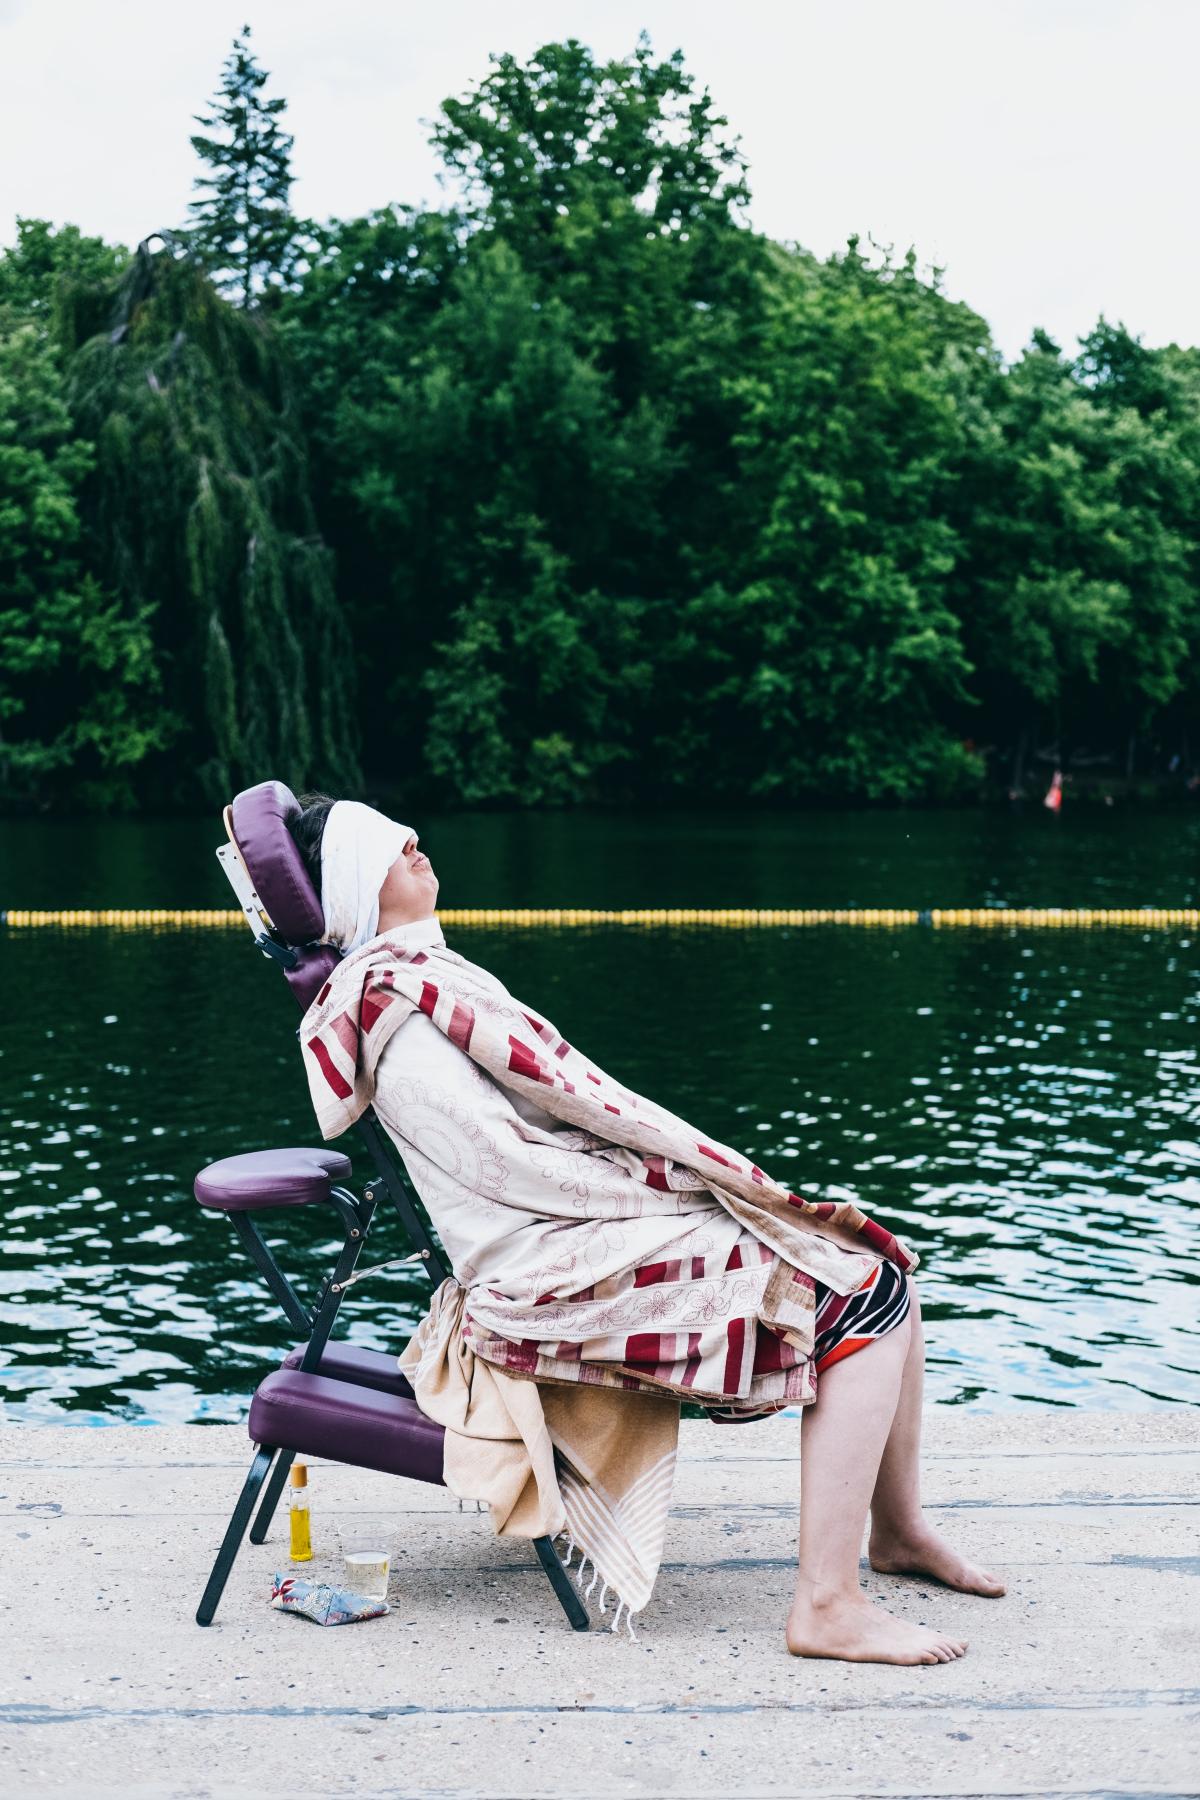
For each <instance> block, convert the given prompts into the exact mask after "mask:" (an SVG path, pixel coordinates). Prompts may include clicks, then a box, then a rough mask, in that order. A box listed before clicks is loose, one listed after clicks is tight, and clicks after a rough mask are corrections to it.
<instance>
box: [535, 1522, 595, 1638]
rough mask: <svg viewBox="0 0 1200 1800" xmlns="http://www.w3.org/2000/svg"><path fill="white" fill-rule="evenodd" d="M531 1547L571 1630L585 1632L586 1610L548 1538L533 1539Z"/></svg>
mask: <svg viewBox="0 0 1200 1800" xmlns="http://www.w3.org/2000/svg"><path fill="white" fill-rule="evenodd" d="M533 1547H534V1549H535V1550H536V1551H537V1553H538V1561H539V1562H540V1563H541V1565H542V1567H543V1569H545V1571H546V1574H547V1575H548V1576H549V1578H550V1586H551V1587H552V1588H553V1589H554V1592H555V1593H556V1594H557V1595H558V1599H559V1603H560V1605H561V1606H562V1609H563V1611H564V1612H565V1613H566V1615H567V1618H568V1619H569V1620H570V1623H571V1630H572V1631H586V1630H587V1629H588V1616H587V1608H586V1607H585V1606H584V1604H583V1601H582V1600H581V1599H580V1598H579V1595H578V1594H577V1593H576V1592H575V1583H574V1582H573V1581H572V1580H571V1577H570V1576H569V1575H568V1574H567V1571H566V1570H565V1569H564V1568H563V1566H562V1563H561V1561H560V1560H559V1555H558V1551H557V1550H556V1549H555V1548H554V1545H553V1543H552V1542H551V1540H550V1539H549V1538H548V1537H540V1538H534V1540H533Z"/></svg>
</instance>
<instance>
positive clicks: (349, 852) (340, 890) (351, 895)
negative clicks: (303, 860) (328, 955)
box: [321, 800, 416, 956]
mask: <svg viewBox="0 0 1200 1800" xmlns="http://www.w3.org/2000/svg"><path fill="white" fill-rule="evenodd" d="M415 836H416V833H415V832H414V831H413V829H412V827H411V826H409V825H397V823H396V821H395V820H394V819H389V818H388V816H387V814H386V813H381V812H376V810H375V808H374V807H373V806H364V805H363V804H362V802H361V801H359V800H338V801H337V802H336V803H335V804H334V805H333V806H331V807H330V809H329V817H328V818H327V819H326V821H325V831H324V835H323V836H322V838H321V909H322V911H323V912H324V914H325V936H324V937H323V938H322V939H321V942H322V943H323V944H335V945H336V946H337V948H338V949H339V950H341V951H342V952H344V954H345V955H347V956H349V954H350V952H351V951H352V950H358V949H361V947H362V945H363V944H368V943H370V941H371V939H372V938H373V937H377V936H378V934H379V890H380V888H381V887H382V886H383V884H384V882H385V881H386V880H387V873H388V870H389V869H390V868H391V866H392V864H393V863H394V862H396V861H397V860H398V859H399V858H400V857H401V856H403V855H404V846H405V845H406V844H407V843H408V842H409V840H410V839H411V838H413V837H415Z"/></svg>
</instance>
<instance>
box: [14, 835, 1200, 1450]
mask: <svg viewBox="0 0 1200 1800" xmlns="http://www.w3.org/2000/svg"><path fill="white" fill-rule="evenodd" d="M418 825H419V826H420V828H421V833H422V843H423V845H424V847H425V848H427V849H428V850H429V852H430V855H431V856H432V858H433V860H434V863H435V866H436V867H437V869H438V873H439V875H440V876H441V879H442V892H441V898H442V901H443V903H444V904H445V905H447V906H451V905H455V906H473V905H479V906H486V905H493V906H512V905H523V906H549V905H579V906H599V907H617V906H633V905H643V906H644V905H654V906H671V905H675V906H680V905H692V906H696V905H699V906H722V905H723V906H732V905H746V906H785V905H786V906H829V905H847V906H850V905H860V906H882V905H894V906H966V905H989V904H1010V905H1039V906H1040V905H1055V904H1060V905H1069V906H1138V905H1144V904H1154V905H1160V906H1176V907H1178V906H1195V905H1196V904H1197V903H1198V895H1200V880H1198V878H1197V871H1198V868H1200V865H1198V862H1197V851H1198V850H1200V814H1190V813H1171V814H1157V815H1156V814H1151V813H1141V814H1123V813H1112V814H1091V815H1084V814H1080V815H1072V814H1070V813H1068V814H1066V815H1065V816H1063V817H1060V818H1054V817H1051V816H1050V815H1043V814H1041V813H1040V809H1039V810H1037V811H1035V812H1031V813H1030V814H1027V815H1010V814H1008V813H1001V812H997V813H942V814H919V815H908V814H897V813H892V814H887V815H869V814H855V815H804V816H795V817H784V816H774V817H769V818H761V817H755V816H752V815H750V816H745V815H743V816H731V815H726V814H711V815H707V816H704V817H700V818H697V817H694V816H689V817H656V818H653V819H650V818H644V819H627V818H614V817H606V816H602V815H583V814H580V815H555V816H551V817H542V818H538V817H531V816H528V815H518V816H490V817H472V816H469V815H457V816H454V817H448V818H445V819H440V818H427V819H424V820H418ZM219 837H220V830H219V825H217V824H215V823H214V822H211V821H204V820H199V821H197V820H184V821H173V822H171V823H170V824H169V825H162V824H154V823H148V822H139V823H128V822H122V823H117V824H109V825H104V824H99V823H89V824H68V823H54V824H47V823H42V822H33V821H20V822H8V823H6V824H3V825H0V868H2V869H3V878H2V883H0V887H2V891H0V905H4V906H12V907H19V906H54V907H60V906H71V905H80V906H88V905H92V906H101V905H106V906H117V905H128V906H149V905H164V906H181V905H198V906H205V905H227V904H229V894H228V889H227V888H226V887H225V885H224V882H223V880H222V877H221V875H220V873H219V871H218V869H217V866H216V863H215V860H214V858H213V856H212V850H213V847H214V846H215V845H216V843H217V842H218V841H219ZM1198 935H1200V934H1195V933H1192V932H1189V931H1187V930H1185V929H1181V930H1154V931H1143V930H1141V929H1121V930H1040V931H1039V930H1023V931H1022V930H1010V929H1007V928H1006V929H1003V930H990V931H979V930H965V929H946V930H932V929H929V928H927V927H912V928H904V929H899V930H890V931H889V930H863V929H844V928H843V929H839V928H828V927H818V928H807V929H774V928H772V929H762V930H757V931H756V930H746V931H741V930H728V929H710V928H703V927H700V928H681V929H641V930H630V929H625V930H623V929H619V928H612V927H597V928H588V929H575V930H562V931H546V930H528V931H520V930H513V931H499V930H478V929H476V930H471V931H458V932H451V933H448V936H449V937H450V941H451V943H452V944H455V945H456V947H458V948H460V949H462V951H463V952H464V953H465V954H466V955H468V956H470V957H472V958H473V959H474V960H476V961H479V962H481V963H484V964H486V965H487V966H488V967H490V968H492V969H494V970H495V971H496V972H497V973H498V974H499V975H501V976H502V977H503V979H504V980H505V981H506V982H507V983H508V984H509V986H510V987H511V988H512V989H513V991H514V992H515V993H516V994H517V995H518V996H520V997H521V998H522V999H524V1000H526V1001H527V1002H529V1003H530V1004H532V1005H534V1006H536V1007H538V1008H539V1009H541V1010H542V1011H544V1012H545V1013H548V1015H549V1016H550V1018H552V1019H553V1020H554V1021H555V1023H556V1024H557V1025H558V1026H559V1027H560V1028H561V1029H562V1030H563V1031H564V1032H565V1033H566V1035H567V1036H568V1037H569V1038H570V1039H571V1041H572V1042H574V1043H577V1044H580V1045H582V1046H583V1047H584V1048H585V1049H586V1050H587V1051H588V1053H589V1054H590V1055H592V1056H593V1057H595V1058H596V1059H597V1060H598V1061H599V1062H600V1063H601V1064H602V1065H603V1066H604V1067H606V1068H607V1069H608V1070H609V1071H610V1072H611V1073H612V1074H614V1075H616V1076H618V1077H619V1078H622V1079H624V1080H626V1081H627V1082H629V1083H630V1084H632V1085H633V1086H634V1087H635V1088H639V1089H642V1090H643V1091H645V1092H647V1093H649V1094H651V1095H652V1096H654V1097H656V1098H658V1099H660V1100H661V1101H663V1102H664V1103H665V1104H666V1105H668V1106H670V1107H671V1108H673V1109H674V1110H675V1111H677V1112H680V1113H682V1114H683V1115H684V1117H686V1118H689V1119H691V1120H692V1121H693V1122H694V1123H695V1124H696V1125H697V1126H699V1127H700V1128H702V1129H703V1130H704V1131H706V1132H708V1133H710V1134H712V1135H714V1136H716V1137H718V1138H721V1139H724V1140H725V1141H727V1142H729V1143H731V1144H733V1145H735V1146H737V1147H738V1148H739V1149H741V1150H743V1151H745V1152H746V1153H748V1154H751V1155H752V1156H753V1157H754V1158H755V1159H756V1160H757V1161H758V1162H759V1163H760V1164H761V1165H763V1166H764V1167H765V1168H767V1169H768V1170H770V1171H771V1172H772V1173H774V1174H776V1175H777V1176H779V1177H780V1178H781V1179H783V1180H784V1181H786V1182H787V1183H788V1184H789V1185H790V1186H792V1187H794V1188H797V1189H801V1188H803V1189H805V1190H806V1191H814V1192H816V1191H822V1190H834V1191H838V1192H842V1193H851V1194H853V1195H854V1196H855V1197H856V1198H858V1200H859V1201H860V1203H861V1204H862V1205H863V1206H864V1207H865V1208H866V1209H867V1210H868V1211H870V1212H872V1213H873V1214H875V1215H876V1216H877V1217H879V1218H881V1219H883V1220H885V1221H887V1222H888V1223H889V1224H892V1225H893V1226H894V1227H895V1228H896V1229H897V1230H899V1231H900V1232H901V1233H902V1234H903V1235H904V1236H906V1237H907V1238H908V1240H909V1241H910V1242H911V1243H912V1244H913V1245H914V1246H915V1247H916V1248H917V1250H918V1251H919V1252H920V1255H921V1258H922V1283H923V1288H924V1293H925V1300H926V1312H927V1316H928V1319H929V1340H930V1347H929V1387H930V1393H931V1397H932V1398H933V1399H935V1400H936V1401H939V1402H942V1403H958V1404H961V1403H967V1402H970V1403H974V1404H978V1405H982V1406H986V1407H992V1408H999V1407H1012V1406H1016V1405H1020V1404H1021V1403H1022V1402H1025V1401H1031V1400H1033V1401H1052V1402H1057V1403H1059V1404H1061V1405H1064V1406H1081V1405H1085V1406H1100V1407H1144V1406H1147V1405H1153V1404H1157V1403H1165V1402H1166V1403H1180V1402H1189V1401H1196V1400H1200V1324H1198V1320H1197V1310H1198V1302H1200V1075H1198V1070H1197V1062H1196V1050H1197V1042H1198V1039H1197V1024H1198V1019H1200V943H1198V942H1197V936H1198ZM0 965H2V969H3V981H4V988H3V991H4V995H5V1006H4V1010H3V1015H2V1016H0V1216H2V1217H3V1252H4V1254H3V1261H2V1263H0V1321H2V1324H3V1342H2V1348H0V1364H2V1366H0V1376H2V1384H0V1391H2V1393H3V1395H4V1403H3V1410H4V1414H5V1416H7V1417H9V1418H11V1419H16V1420H26V1421H30V1422H37V1421H45V1420H56V1421H66V1422H71V1421H75V1422H79V1423H97V1424H102V1423H105V1422H113V1421H117V1420H125V1421H135V1422H141V1421H144V1422H147V1423H150V1422H154V1421H163V1420H166V1421H183V1420H189V1419H216V1420H230V1419H237V1418H240V1417H242V1416H243V1415H244V1411H245V1406H246V1402H247V1397H248V1395H249V1393H250V1391H251V1390H252V1389H253V1387H254V1385H255V1383H256V1381H257V1380H258V1379H259V1378H260V1376H261V1375H262V1373H263V1372H264V1370H265V1369H267V1368H268V1367H270V1366H271V1365H272V1364H273V1363H274V1362H275V1361H276V1360H277V1359H278V1357H279V1355H280V1354H281V1353H282V1351H283V1350H284V1349H286V1348H288V1347H289V1346H290V1339H289V1336H288V1333H287V1330H286V1327H285V1326H284V1325H283V1323H282V1321H281V1319H280V1317H279V1315H278V1313H277V1311H276V1309H275V1306H274V1303H273V1302H271V1301H270V1300H269V1299H268V1298H267V1297H266V1296H265V1294H264V1291H263V1289H262V1287H261V1285H260V1283H259V1282H258V1280H257V1277H255V1276H253V1275H252V1273H251V1271H250V1270H249V1268H248V1265H247V1264H246V1263H245V1261H244V1260H243V1258H242V1255H241V1252H240V1251H239V1249H238V1246H237V1243H236V1240H235V1238H234V1236H233V1233H232V1231H231V1229H230V1228H229V1226H228V1223H227V1222H226V1221H224V1220H222V1219H220V1218H215V1217H210V1216H208V1215H206V1214H203V1213H201V1211H200V1209H199V1208H198V1207H197V1206H196V1204H195V1202H194V1200H193V1199H192V1193H191V1184H192V1179H193V1177H194V1175H195V1173H196V1171H197V1169H199V1168H201V1167H202V1166H203V1165H204V1164H205V1163H207V1162H210V1161H212V1160H213V1159H214V1158H216V1157H220V1156H227V1155H231V1154H233V1153H235V1152H237V1151H241V1150H252V1149H259V1148H265V1147H268V1146H270V1145H272V1144H287V1143H305V1142H317V1141H319V1139H318V1137H317V1134H316V1131H315V1127H314V1124H313V1122H312V1117H311V1112H310V1109H309V1103H308V1097H307V1090H306V1087H305V1083H304V1079H303V1075H302V1071H301V1068H300V1060H299V1053H298V1050H297V1046H296V1039H295V1027H296V1023H297V1014H296V1010H295V1006H294V1003H293V1002H292V1000H291V998H290V996H289V995H288V993H287V991H286V989H285V987H284V984H283V982H282V981H281V979H280V978H279V976H278V975H277V973H276V971H275V970H274V969H273V968H272V967H271V966H269V965H268V964H267V963H266V962H265V961H264V960H263V959H261V958H260V957H259V956H258V955H257V954H256V953H255V952H254V951H253V950H252V948H251V944H250V938H249V934H248V933H244V932H242V931H241V930H240V929H239V930H230V931H211V930H210V931H198V932H186V931H174V930H172V931H161V932H152V931H141V932H136V931H81V932H60V931H57V930H36V931H34V930H29V931H15V930H14V931H4V930H2V929H0ZM364 1173H365V1169H364ZM272 1223H273V1224H276V1223H277V1224H278V1225H279V1226H280V1231H279V1234H278V1235H277V1236H272V1242H273V1243H275V1244H277V1245H280V1246H282V1245H283V1244H284V1243H285V1237H284V1232H283V1228H284V1227H286V1243H287V1246H288V1249H287V1253H286V1259H285V1260H286V1261H287V1262H288V1266H289V1267H290V1268H291V1269H292V1271H293V1272H294V1273H295V1274H296V1275H297V1276H298V1277H299V1278H301V1279H302V1280H306V1281H313V1280H314V1279H315V1278H317V1277H318V1276H319V1275H321V1274H323V1273H324V1272H325V1271H326V1270H327V1268H328V1266H329V1259H330V1256H331V1253H332V1249H333V1240H332V1238H331V1237H328V1236H325V1235H324V1234H325V1233H326V1232H327V1231H328V1230H329V1225H328V1223H326V1222H325V1221H324V1220H319V1219H316V1218H314V1217H312V1216H310V1215H308V1214H301V1215H300V1216H297V1217H287V1216H285V1215H274V1216H273V1219H272ZM404 1249H405V1245H404V1243H403V1241H402V1238H401V1234H400V1231H399V1228H398V1225H396V1224H395V1223H393V1221H392V1219H391V1218H390V1217H387V1216H385V1215H384V1214H382V1213H381V1214H380V1217H379V1222H378V1224H377V1227H376V1229H375V1231H374V1232H373V1233H372V1239H371V1249H370V1251H369V1253H368V1259H367V1260H370V1261H378V1260H381V1259H382V1258H383V1257H385V1256H398V1255H401V1254H403V1252H404ZM281 1254H283V1252H282V1251H281ZM425 1291H426V1289H425V1286H424V1284H423V1282H422V1280H421V1279H420V1278H419V1277H417V1276H415V1275H412V1274H406V1273H402V1274H399V1275H383V1276H380V1277H378V1278H377V1279H375V1280H372V1281H371V1282H369V1283H364V1284H363V1285H362V1286H360V1287H358V1288H356V1289H355V1291H354V1293H353V1294H352V1295H351V1296H350V1297H349V1299H348V1301H347V1303H346V1305H345V1306H344V1307H343V1310H342V1329H344V1330H345V1331H346V1332H347V1334H348V1335H349V1336H351V1337H353V1338H354V1339H355V1340H357V1341H358V1342H360V1343H363V1344H366V1345H370V1346H373V1347H375V1348H380V1349H383V1348H393V1349H398V1348H399V1347H400V1346H401V1345H402V1344H403V1342H404V1340H405V1338H406V1336H407V1333H408V1330H409V1329H410V1328H411V1325H412V1323H413V1321H414V1319H415V1318H416V1317H417V1316H418V1314H419V1311H420V1308H421V1304H422V1296H423V1294H424V1292H425Z"/></svg>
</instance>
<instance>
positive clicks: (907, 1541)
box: [867, 1523, 1006, 1600]
mask: <svg viewBox="0 0 1200 1800" xmlns="http://www.w3.org/2000/svg"><path fill="white" fill-rule="evenodd" d="M867 1554H868V1556H869V1558H870V1563H871V1567H872V1568H873V1569H877V1570H878V1571H879V1573H880V1574H881V1575H927V1576H929V1577H931V1578H932V1579H933V1580H934V1581H940V1582H941V1583H942V1584H943V1586H944V1587H950V1588H957V1590H958V1592H959V1593H960V1594H983V1595H985V1596H986V1598H987V1599H989V1600H998V1599H999V1598H1000V1596H1001V1594H1003V1593H1005V1592H1006V1589H1005V1585H1004V1583H1003V1582H1002V1581H1001V1579H1000V1577H999V1576H998V1575H993V1574H992V1573H991V1572H990V1570H988V1569H980V1568H977V1567H976V1565H975V1564H974V1563H970V1562H968V1561H967V1559H966V1557H965V1556H960V1555H959V1554H958V1551H957V1550H952V1549H951V1547H950V1545H949V1544H948V1543H947V1542H946V1540H945V1538H944V1537H942V1536H941V1534H940V1533H939V1532H936V1531H934V1529H933V1527H932V1526H931V1525H926V1524H924V1523H922V1524H921V1525H919V1526H918V1527H916V1529H914V1530H913V1531H911V1532H906V1533H905V1534H904V1535H903V1536H902V1537H901V1536H896V1535H894V1534H891V1533H885V1532H882V1531H875V1530H872V1532H871V1541H870V1546H869V1548H868V1552H867Z"/></svg>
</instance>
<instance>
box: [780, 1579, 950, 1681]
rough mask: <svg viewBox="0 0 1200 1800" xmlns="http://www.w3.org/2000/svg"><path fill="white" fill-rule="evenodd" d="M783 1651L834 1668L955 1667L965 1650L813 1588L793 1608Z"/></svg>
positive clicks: (863, 1603) (857, 1598)
mask: <svg viewBox="0 0 1200 1800" xmlns="http://www.w3.org/2000/svg"><path fill="white" fill-rule="evenodd" d="M787 1647H788V1649H789V1650H790V1651H791V1653H792V1655H793V1656H824V1657H832V1658H834V1659H835V1660H837V1661H839V1662H882V1663H940V1662H954V1661H955V1659H956V1658H957V1657H960V1656H962V1654H963V1653H964V1651H965V1650H966V1648H967V1645H966V1640H965V1639H963V1638H955V1637H948V1636H947V1635H946V1633H945V1632H942V1631H931V1630H930V1629H929V1628H928V1627H927V1626H925V1625H906V1624H905V1622H904V1620H903V1619H894V1618H893V1617H892V1615H891V1613H887V1612H884V1610H883V1608H882V1607H881V1606H876V1605H875V1604H874V1602H873V1601H870V1600H868V1599H867V1597H866V1595H865V1594H857V1595H854V1594H837V1593H833V1592H831V1591H830V1590H828V1589H822V1588H818V1587H813V1588H812V1589H811V1590H810V1591H809V1592H808V1593H807V1594H806V1595H805V1596H804V1598H803V1599H801V1598H800V1597H799V1596H797V1598H796V1599H795V1600H794V1601H793V1603H792V1610H791V1612H790V1613H789V1614H788V1622H787Z"/></svg>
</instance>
